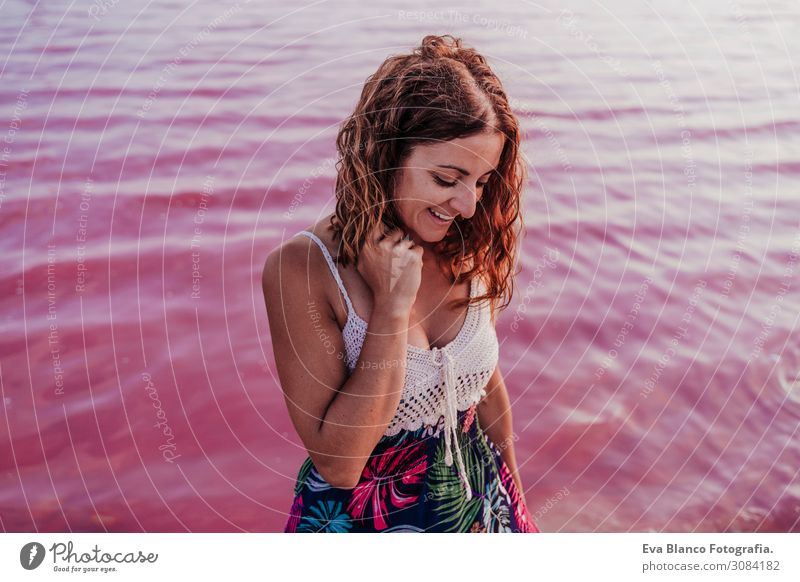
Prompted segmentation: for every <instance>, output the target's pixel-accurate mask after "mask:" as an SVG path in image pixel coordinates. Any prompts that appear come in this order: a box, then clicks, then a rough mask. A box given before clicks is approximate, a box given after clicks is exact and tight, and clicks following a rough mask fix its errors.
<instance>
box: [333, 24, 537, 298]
mask: <svg viewBox="0 0 800 582" xmlns="http://www.w3.org/2000/svg"><path fill="white" fill-rule="evenodd" d="M485 131H499V132H501V133H502V134H503V135H504V136H505V140H504V142H505V143H504V145H503V151H502V153H501V155H500V161H499V164H498V167H497V169H496V170H495V171H493V172H492V174H491V175H490V177H489V179H488V181H487V182H486V185H485V186H484V189H483V194H482V196H481V199H480V200H479V205H478V208H477V209H476V212H475V214H474V215H473V216H472V218H470V219H464V218H463V217H461V216H459V217H457V218H456V219H455V223H456V224H455V226H456V228H451V229H449V230H448V233H447V235H446V236H445V237H444V238H443V239H442V240H441V241H438V242H437V243H435V245H434V247H433V249H434V251H435V253H436V255H437V257H439V259H440V265H443V269H444V270H445V272H446V273H449V276H450V278H451V281H453V282H456V281H460V280H469V279H471V278H472V277H474V276H477V277H483V279H484V281H485V283H486V289H487V291H486V294H484V295H480V296H478V297H476V298H473V299H471V300H470V299H461V300H456V301H454V302H452V304H451V306H452V307H454V308H461V307H464V306H466V305H468V304H470V303H473V302H474V303H477V302H480V301H484V300H487V299H488V300H490V301H491V304H492V305H493V307H495V308H496V309H500V310H502V309H505V308H506V307H507V306H508V304H509V303H510V301H511V297H512V295H513V288H514V282H513V281H514V277H513V275H514V274H515V273H513V272H512V271H513V269H514V264H515V262H516V252H517V244H518V237H519V233H518V232H517V229H516V228H515V225H517V223H518V226H519V229H522V228H524V224H523V221H522V216H521V214H520V196H521V191H522V187H523V184H524V183H525V179H526V171H525V166H524V164H523V163H522V162H521V160H520V134H521V132H520V128H519V123H518V121H517V119H516V117H515V116H514V113H513V111H512V108H511V106H510V105H509V102H508V98H507V97H506V94H505V91H504V90H503V87H502V85H501V83H500V80H499V79H498V78H497V76H496V75H495V74H494V72H493V71H492V70H491V68H490V67H489V65H488V64H487V62H486V59H485V58H484V57H483V56H482V55H481V54H480V53H478V52H477V51H476V50H475V49H472V48H468V47H464V46H462V43H461V39H459V38H455V37H453V36H452V35H449V34H446V35H443V36H436V35H428V36H426V37H425V38H423V39H422V43H421V44H420V45H419V46H418V47H416V48H415V49H414V50H413V51H412V52H411V53H410V54H402V55H392V56H390V57H388V58H387V59H386V60H385V61H384V62H383V63H382V64H381V65H380V67H378V70H377V71H376V72H375V73H374V74H372V75H370V76H369V77H368V78H367V80H366V82H365V84H364V88H363V90H362V92H361V97H360V99H359V101H358V103H357V105H356V107H355V110H354V111H353V113H352V114H351V115H350V116H349V117H348V118H347V119H345V121H344V122H343V124H342V125H341V127H340V129H339V133H338V135H337V138H336V148H337V150H338V154H339V159H338V161H337V163H336V169H337V177H336V186H335V189H336V211H335V213H334V214H333V216H332V217H331V220H330V223H331V227H332V229H333V237H334V240H335V241H338V243H339V249H338V250H339V253H338V254H339V257H338V260H339V261H340V262H341V263H342V264H343V265H344V266H347V265H348V264H349V263H350V262H351V261H352V262H353V263H354V264H356V265H358V253H359V252H360V250H361V249H362V248H363V245H364V243H365V242H366V236H367V233H369V232H371V231H372V229H373V228H374V227H376V226H377V225H378V223H379V222H380V221H383V223H384V224H385V225H386V226H387V227H388V228H396V227H397V226H401V225H402V220H401V219H400V217H399V215H398V213H397V209H396V207H395V205H394V203H393V197H392V194H393V192H394V188H395V186H396V183H397V182H396V180H397V175H398V172H397V169H398V168H400V167H401V165H402V163H403V162H404V160H406V159H407V156H408V155H410V153H411V151H412V148H413V147H414V146H415V145H417V144H421V143H425V142H441V141H448V140H452V139H455V138H461V137H468V136H472V135H475V134H478V133H481V132H485ZM466 265H470V268H469V269H468V270H467V269H465V266H466ZM493 314H494V310H493Z"/></svg>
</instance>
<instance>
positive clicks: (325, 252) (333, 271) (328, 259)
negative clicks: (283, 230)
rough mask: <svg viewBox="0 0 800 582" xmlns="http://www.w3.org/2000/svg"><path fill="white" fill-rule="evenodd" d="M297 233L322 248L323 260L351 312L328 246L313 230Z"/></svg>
mask: <svg viewBox="0 0 800 582" xmlns="http://www.w3.org/2000/svg"><path fill="white" fill-rule="evenodd" d="M297 234H304V235H306V236H308V238H310V239H311V240H313V241H314V242H315V243H317V246H319V248H320V249H321V250H322V254H323V255H324V256H325V261H326V262H327V263H328V267H329V268H330V270H331V274H332V275H333V278H334V279H336V284H337V285H338V286H339V290H340V291H341V292H342V295H343V296H344V301H345V303H347V309H348V310H349V311H350V312H351V313H352V312H353V304H352V303H350V297H349V296H348V295H347V290H346V289H345V288H344V282H343V281H342V277H341V276H340V275H339V269H337V268H336V263H334V262H333V258H332V257H331V254H330V253H329V252H328V248H327V247H326V246H325V243H324V242H322V241H321V240H320V238H319V237H318V236H317V235H315V234H314V233H313V232H309V231H307V230H301V231H300V232H298V233H297Z"/></svg>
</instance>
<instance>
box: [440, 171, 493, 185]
mask: <svg viewBox="0 0 800 582" xmlns="http://www.w3.org/2000/svg"><path fill="white" fill-rule="evenodd" d="M433 179H434V180H435V181H436V183H437V184H439V185H440V186H442V187H444V188H453V187H454V186H455V185H456V184H458V182H457V181H456V182H448V181H447V180H442V179H441V178H440V177H439V176H437V175H435V174H434V175H433ZM487 182H488V180H487V181H486V182H478V183H477V184H475V185H476V186H477V187H478V188H483V187H484V186H486V183H487Z"/></svg>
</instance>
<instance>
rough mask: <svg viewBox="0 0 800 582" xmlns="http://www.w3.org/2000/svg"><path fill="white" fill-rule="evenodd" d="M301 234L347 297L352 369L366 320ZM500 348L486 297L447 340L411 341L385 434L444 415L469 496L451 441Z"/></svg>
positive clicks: (448, 456)
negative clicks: (400, 390)
mask: <svg viewBox="0 0 800 582" xmlns="http://www.w3.org/2000/svg"><path fill="white" fill-rule="evenodd" d="M297 234H303V235H306V236H308V237H309V238H311V239H312V240H313V241H314V242H316V243H317V245H318V246H319V248H320V249H321V250H322V254H323V255H324V256H325V260H326V262H327V263H328V267H329V268H330V270H331V273H332V274H333V277H334V279H336V284H337V285H338V286H339V289H340V290H341V292H342V295H343V296H344V300H345V303H346V304H347V322H346V323H345V326H344V328H343V329H342V335H343V338H344V344H345V351H346V354H345V355H346V363H347V367H348V369H349V370H350V371H351V372H352V370H353V369H354V368H355V367H356V365H357V363H358V357H359V354H360V353H361V347H362V345H363V344H364V340H365V338H366V333H367V325H368V324H367V322H366V321H364V320H363V319H362V318H361V317H360V316H359V315H358V314H357V313H356V312H355V310H354V309H353V304H352V303H351V302H350V297H349V296H348V294H347V290H346V289H345V287H344V283H343V282H342V278H341V276H340V275H339V271H338V269H337V268H336V264H335V263H334V261H333V259H332V257H331V255H330V253H329V252H328V249H327V247H326V246H325V244H324V243H323V242H322V241H321V240H320V239H319V237H318V236H316V235H315V234H314V233H312V232H309V231H306V230H302V231H300V232H299V233H297ZM484 289H485V287H484V283H483V282H482V281H481V280H479V279H478V278H477V277H474V278H473V279H472V280H471V281H470V297H476V296H477V295H478V293H479V291H481V290H484ZM498 351H499V346H498V342H497V334H496V333H495V329H494V325H493V324H492V322H491V313H490V309H489V304H488V303H487V302H483V303H481V304H480V305H476V304H472V305H470V306H469V309H468V311H467V315H466V319H465V320H464V324H463V326H462V327H461V330H460V331H459V332H458V335H457V336H456V337H455V339H453V340H452V341H451V342H450V343H448V344H447V345H445V346H443V347H441V348H437V347H433V348H431V349H426V348H421V347H418V346H414V345H411V344H408V347H407V349H406V358H407V359H406V374H405V383H404V385H403V394H402V396H401V398H400V403H399V404H398V407H397V411H396V412H395V415H394V418H392V420H391V422H390V423H389V426H388V427H387V429H386V431H385V433H384V435H386V436H391V435H395V434H397V433H399V432H400V431H401V430H408V431H413V430H416V429H418V428H420V427H421V426H422V425H423V424H426V425H434V426H437V425H438V424H439V421H440V419H442V418H443V419H444V429H445V445H446V453H445V463H446V464H447V465H448V466H450V465H452V464H453V452H452V449H453V448H455V452H456V459H457V461H458V469H459V475H460V477H461V481H462V482H463V484H464V487H465V489H466V492H467V498H468V499H469V498H471V497H472V491H471V489H470V486H469V482H468V481H467V475H466V471H465V469H464V461H463V459H462V458H461V450H460V449H459V447H457V446H456V447H453V446H452V444H453V442H457V441H456V440H455V439H456V431H457V430H458V427H457V421H456V418H457V411H459V410H467V409H469V408H470V407H471V406H473V405H474V404H477V403H478V402H479V401H480V400H481V398H482V397H483V396H485V395H486V385H487V384H488V383H489V379H490V378H491V376H492V373H493V372H494V370H495V368H496V367H497V362H498Z"/></svg>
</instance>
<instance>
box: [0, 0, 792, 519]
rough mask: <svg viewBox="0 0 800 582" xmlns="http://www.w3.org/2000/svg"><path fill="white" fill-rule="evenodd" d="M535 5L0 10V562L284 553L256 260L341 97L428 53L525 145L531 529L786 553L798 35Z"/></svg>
mask: <svg viewBox="0 0 800 582" xmlns="http://www.w3.org/2000/svg"><path fill="white" fill-rule="evenodd" d="M404 4H405V3H404ZM562 6H563V4H561V3H556V2H546V3H544V4H541V3H539V4H536V3H531V2H527V1H526V2H523V1H519V2H515V1H509V2H507V3H505V4H503V5H502V6H501V7H498V6H497V5H493V4H491V3H489V2H466V3H465V2H459V3H458V4H457V5H451V6H448V5H435V6H434V5H428V6H425V5H420V7H421V8H414V7H413V5H411V6H405V5H403V6H402V7H400V6H399V5H393V4H390V3H388V2H384V1H381V2H373V3H368V4H364V3H357V2H355V1H346V2H336V3H333V2H325V1H318V2H309V3H306V4H303V5H287V4H282V3H277V2H270V3H255V2H250V3H247V2H240V3H238V4H235V3H231V2H226V1H217V2H208V1H205V0H203V1H200V2H196V3H192V4H189V3H187V4H185V5H184V4H183V3H179V2H164V3H159V4H148V5H147V6H146V7H143V6H142V5H140V3H123V2H95V3H89V2H79V3H71V2H38V3H37V2H21V1H19V0H8V1H6V2H5V3H3V4H2V7H1V8H0V11H2V18H0V37H1V38H2V47H3V48H2V58H1V59H0V66H1V67H2V69H0V79H2V82H0V139H2V140H3V141H2V143H0V171H2V175H0V188H2V190H0V224H1V225H2V232H3V237H2V239H0V240H1V241H2V242H0V244H2V254H0V262H1V264H2V271H0V281H1V282H2V287H3V290H4V292H3V293H2V295H0V303H1V304H2V316H3V323H4V326H3V335H2V340H0V341H1V342H2V368H0V388H1V389H2V396H3V412H4V413H3V415H2V416H0V423H2V431H0V435H2V436H1V437H0V439H2V440H1V441H0V442H2V447H3V455H2V488H0V517H1V518H2V527H3V529H4V530H5V531H104V530H109V531H140V530H146V531H183V530H192V531H239V530H247V531H279V530H280V529H282V526H283V524H284V522H285V520H286V513H287V511H288V509H289V506H290V503H291V488H292V485H293V480H294V478H295V475H296V472H297V469H298V468H299V465H300V462H301V461H302V460H303V458H304V457H305V451H304V449H303V447H302V443H301V442H300V440H299V437H298V436H297V434H296V433H295V431H294V429H293V427H292V425H291V423H290V421H289V417H288V414H287V412H286V408H285V404H284V401H283V397H282V394H281V391H280V386H279V384H278V380H277V375H276V370H275V365H274V361H273V358H272V348H271V344H270V341H271V340H270V336H269V330H268V324H267V319H266V312H265V309H264V305H263V298H262V295H261V289H260V280H259V275H260V270H261V266H262V264H263V260H264V257H265V256H266V253H267V252H268V251H269V250H270V249H272V248H274V247H275V246H276V245H278V244H279V243H280V241H281V240H282V239H285V238H286V237H288V236H291V235H292V234H294V233H295V232H297V231H298V230H300V229H302V228H305V227H307V226H308V225H310V224H311V223H313V222H315V221H316V220H318V219H319V218H320V217H321V216H323V215H325V214H328V213H329V212H331V211H332V209H333V180H334V172H335V170H334V168H333V156H334V155H335V150H334V137H335V135H336V130H337V126H338V124H339V122H340V121H341V120H342V119H343V118H344V117H345V116H346V115H347V114H348V113H350V111H351V110H352V107H353V106H354V104H355V100H356V98H357V96H358V94H359V92H360V90H361V86H362V84H363V82H364V79H365V78H366V77H367V75H369V74H371V73H372V72H373V71H374V70H375V69H376V67H377V66H378V65H379V64H380V62H381V61H382V60H383V59H384V58H385V57H386V56H388V55H389V54H392V53H397V52H405V51H407V50H409V49H410V48H411V47H412V46H413V45H415V44H416V43H418V42H419V41H420V40H421V38H422V36H424V35H425V34H427V33H432V32H433V33H445V32H452V33H454V34H457V35H459V36H462V38H463V39H464V40H465V42H466V43H467V44H470V45H472V46H475V47H477V48H478V49H480V50H481V51H483V52H484V53H485V54H486V55H487V56H488V58H489V60H490V61H491V63H492V64H493V66H494V67H495V69H496V71H497V72H498V74H499V75H500V76H501V78H502V79H503V80H504V83H505V85H506V89H507V92H508V94H509V96H510V97H511V99H512V101H513V105H514V108H515V110H516V112H517V114H518V115H519V117H520V121H521V123H522V125H523V127H524V130H525V155H526V158H527V161H528V163H529V168H530V170H529V172H530V182H529V184H528V185H527V188H526V191H525V202H524V209H525V222H526V237H525V239H524V246H523V249H522V253H521V261H520V268H521V271H520V273H519V275H518V277H517V292H516V294H515V297H514V301H513V303H512V304H511V306H510V307H509V308H508V310H506V311H505V312H504V314H503V315H502V317H501V320H500V322H499V323H498V328H497V331H498V337H499V339H500V341H501V368H502V370H503V373H504V375H505V379H506V383H507V385H508V390H509V393H510V395H511V399H512V401H513V415H514V428H515V431H516V436H517V437H518V439H517V440H516V441H515V447H516V451H517V459H518V462H519V463H520V465H521V471H522V477H523V481H524V483H525V485H526V488H527V493H526V496H527V499H528V502H529V505H530V509H531V512H532V513H534V515H535V517H536V518H537V521H538V522H539V524H540V527H541V528H542V529H543V530H545V531H628V530H636V531H642V530H658V531H756V530H759V531H798V530H800V479H799V478H798V468H799V467H800V445H799V444H798V439H799V438H800V434H799V432H798V426H800V382H799V381H798V375H799V374H800V342H799V341H798V313H799V312H800V264H798V253H800V228H799V226H800V224H799V223H800V212H799V210H800V193H799V192H800V190H799V189H798V186H799V185H800V140H798V135H800V119H798V115H797V112H798V110H799V109H798V105H799V103H798V89H799V87H800V84H799V83H798V71H797V58H796V57H797V55H798V54H800V43H799V42H798V36H797V34H796V30H797V27H798V25H800V8H799V7H798V5H797V3H795V2H788V1H787V2H771V3H769V4H768V5H767V4H765V3H762V2H758V1H752V2H751V1H747V2H739V3H737V2H700V3H697V2H694V3H691V4H690V3H654V4H652V5H649V4H647V3H641V2H625V1H622V0H616V1H613V2H604V3H603V6H600V5H593V4H589V3H586V5H585V6H583V7H581V8H578V7H573V8H572V9H571V12H565V11H563V10H562Z"/></svg>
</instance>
